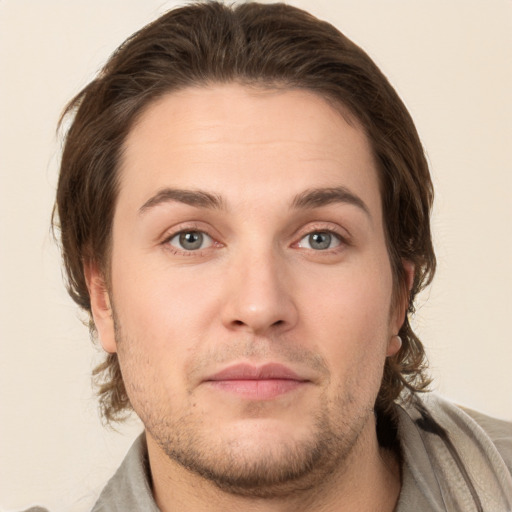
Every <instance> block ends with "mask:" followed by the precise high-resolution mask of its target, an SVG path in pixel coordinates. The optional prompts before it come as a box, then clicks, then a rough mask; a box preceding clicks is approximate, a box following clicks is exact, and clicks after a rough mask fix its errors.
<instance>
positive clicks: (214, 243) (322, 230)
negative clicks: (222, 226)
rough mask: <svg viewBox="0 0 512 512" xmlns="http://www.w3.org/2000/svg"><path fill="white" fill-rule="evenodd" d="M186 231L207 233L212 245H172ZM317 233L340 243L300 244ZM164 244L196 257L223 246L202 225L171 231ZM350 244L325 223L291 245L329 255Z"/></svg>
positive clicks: (185, 254) (168, 247)
mask: <svg viewBox="0 0 512 512" xmlns="http://www.w3.org/2000/svg"><path fill="white" fill-rule="evenodd" d="M186 233H199V234H201V235H206V236H207V237H208V238H209V239H211V241H212V243H211V245H210V246H208V247H206V248H204V249H197V250H187V249H179V248H178V247H175V246H173V245H171V243H170V242H171V240H173V239H174V238H176V237H178V236H180V235H182V234H186ZM316 233H318V234H327V235H330V236H333V237H334V238H335V239H336V240H337V241H338V244H337V245H336V246H335V247H332V248H326V249H313V248H311V247H309V248H308V247H301V246H300V245H299V244H300V243H301V241H302V240H304V239H306V238H307V237H309V236H311V235H314V234H316ZM162 245H163V246H165V248H166V249H167V250H169V251H170V252H171V253H172V254H175V255H180V256H196V257H201V256H204V255H205V252H206V251H208V249H211V248H212V247H213V248H215V247H217V248H218V247H223V244H222V243H220V242H218V241H217V240H215V238H214V237H213V236H212V235H210V234H208V232H207V231H206V230H204V229H201V227H199V226H194V225H191V226H187V227H184V228H181V229H179V230H178V231H174V232H173V233H170V234H169V235H168V236H166V237H165V239H164V240H163V241H162ZM350 245H351V244H350V241H349V240H348V238H347V237H346V236H342V235H341V234H340V233H339V232H338V231H336V230H334V229H332V228H328V227H326V226H325V225H323V226H320V225H318V226H310V227H309V228H308V229H307V230H305V231H303V232H302V233H301V234H300V237H299V238H298V240H297V241H296V242H294V243H293V244H291V247H298V248H301V249H304V250H306V251H311V252H313V253H316V254H324V255H328V254H335V253H338V252H340V251H342V250H343V249H344V248H346V247H347V246H350Z"/></svg>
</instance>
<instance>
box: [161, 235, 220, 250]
mask: <svg viewBox="0 0 512 512" xmlns="http://www.w3.org/2000/svg"><path fill="white" fill-rule="evenodd" d="M169 243H170V244H171V245H172V246H174V247H177V248H178V249H184V250H185V251H197V250H198V249H205V248H206V247H209V246H210V245H212V239H211V237H209V236H208V235H207V234H206V233H202V232H201V231H182V232H181V233H178V234H176V235H174V236H173V237H172V238H171V239H170V240H169Z"/></svg>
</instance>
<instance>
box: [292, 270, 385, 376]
mask: <svg viewBox="0 0 512 512" xmlns="http://www.w3.org/2000/svg"><path fill="white" fill-rule="evenodd" d="M316 282H317V284H318V280H317V281H316ZM309 289H310V290H312V291H310V293H309V294H308V296H307V298H304V300H303V303H304V305H303V307H302V308H301V309H302V310H303V311H306V312H308V313H307V314H306V315H304V322H305V325H306V328H307V329H308V331H309V333H308V334H309V336H312V334H313V333H315V335H314V338H315V339H316V341H317V344H318V346H317V349H318V351H320V352H321V353H323V356H324V357H325V358H326V360H327V361H328V362H329V364H330V366H331V367H332V368H342V369H344V370H343V371H346V369H347V368H348V367H351V368H354V367H355V368H359V367H364V366H367V365H372V366H374V367H375V368H380V367H381V366H382V365H383V363H384V359H385V354H386V350H387V342H388V340H389V336H390V305H391V293H392V279H391V272H390V270H389V269H388V268H387V267H384V266H382V265H381V266H378V267H376V268H375V269H374V270H372V267H371V266H367V267H364V268H361V270H357V269H351V271H350V272H340V273H338V274H337V275H333V274H331V275H330V277H329V279H326V280H325V281H324V286H323V287H322V286H316V287H309ZM306 303H307V306H306ZM379 371H380V370H379Z"/></svg>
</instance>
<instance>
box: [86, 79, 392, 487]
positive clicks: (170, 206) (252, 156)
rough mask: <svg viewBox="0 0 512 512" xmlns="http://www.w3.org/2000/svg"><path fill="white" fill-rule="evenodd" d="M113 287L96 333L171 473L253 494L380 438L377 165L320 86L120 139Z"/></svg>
mask: <svg viewBox="0 0 512 512" xmlns="http://www.w3.org/2000/svg"><path fill="white" fill-rule="evenodd" d="M110 284H111V287H110V290H109V294H108V298H107V300H106V302H105V303H104V304H103V305H101V300H97V299H95V297H94V293H93V306H94V305H95V304H96V305H95V317H96V318H95V319H96V324H97V327H98V331H99V335H100V338H101V340H102V343H103V346H104V347H105V348H106V349H107V350H109V351H117V353H118V355H119V361H120V365H121V369H122V373H123V378H124V381H125V385H126V389H127V392H128V395H129V397H130V400H131V403H132V405H133V407H134V409H135V411H136V412H137V414H138V415H139V416H140V418H141V419H142V421H143V422H144V424H145V426H146V430H147V435H148V445H149V448H150V454H151V453H152V452H153V453H160V455H161V456H163V457H164V458H165V459H166V461H167V462H166V463H167V464H169V465H170V467H172V466H173V465H176V467H178V466H179V467H183V466H184V467H187V468H189V469H191V470H192V471H193V472H195V473H198V474H201V475H203V476H206V477H207V478H211V479H212V480H214V481H215V482H216V483H217V484H218V485H220V486H221V487H225V488H229V489H232V490H235V491H236V492H245V491H247V492H251V491H250V490H251V489H253V490H254V489H256V488H261V486H262V485H265V484H267V485H270V484H279V483H280V482H285V481H293V480H294V479H295V480H300V479H301V478H306V476H307V475H308V474H309V473H311V471H312V468H314V467H315V468H317V469H318V468H323V471H324V472H327V471H331V470H332V467H334V465H336V464H337V465H339V464H340V463H341V462H342V461H344V460H348V459H349V456H350V453H351V452H353V451H354V449H355V447H357V446H358V443H361V442H362V441H361V439H363V438H364V439H367V437H368V434H369V433H371V432H373V435H375V434H374V430H375V426H374V418H373V405H374V402H375V398H376V395H377V392H378V390H379V386H380V381H381V377H382V370H383V366H384V361H385V358H386V355H389V354H390V353H391V352H392V351H393V349H392V347H391V346H390V339H391V338H392V335H393V334H396V332H398V329H399V326H400V319H399V316H400V315H398V314H395V313H393V311H394V308H392V307H391V296H392V275H391V268H390V263H389V258H388V254H387V251H386V243H385V236H384V229H383V221H382V213H381V200H380V193H379V186H378V178H377V171H376V166H375V163H374V160H373V158H372V153H371V149H370V146H369V143H368V141H367V139H366V137H365V135H364V134H363V132H362V130H361V129H360V128H358V126H357V123H355V122H353V123H351V124H348V123H347V121H345V119H344V117H343V116H342V115H341V114H340V113H339V112H338V111H336V110H335V109H334V108H333V107H331V106H330V105H329V104H328V103H327V102H325V101H324V100H323V99H321V98H319V97H318V96H316V95H314V94H313V93H310V92H306V91H299V90H285V91H264V90H260V89H255V88H247V87H242V86H240V85H234V84H232V85H219V86H215V87H208V88H194V89H192V88H190V89H185V90H183V91H181V92H179V93H172V94H169V95H167V96H165V97H163V98H161V99H160V100H158V101H157V102H155V103H154V104H152V105H151V106H150V107H149V108H148V109H147V110H146V111H145V112H144V113H143V115H142V117H141V118H140V119H139V121H138V122H137V123H136V125H135V126H134V127H133V129H132V130H131V132H130V134H129V136H128V138H127V140H126V144H125V152H124V154H123V158H122V162H121V168H120V188H119V197H118V202H117V206H116V211H115V217H114V222H113V246H112V259H111V281H110ZM98 304H99V305H98ZM109 304H110V305H111V306H112V309H113V313H114V314H113V315H112V317H111V316H110V315H108V314H105V311H107V310H108V307H109ZM102 307H103V310H104V311H103V313H102V312H101V308H102ZM398 309H399V308H398ZM98 311H99V312H98ZM112 318H113V319H112ZM163 454H165V455H163ZM244 490H245V491H244Z"/></svg>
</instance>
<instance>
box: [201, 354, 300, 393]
mask: <svg viewBox="0 0 512 512" xmlns="http://www.w3.org/2000/svg"><path fill="white" fill-rule="evenodd" d="M309 382H310V381H309V379H306V378H303V377H301V376H300V375H298V374H297V373H296V372H294V371H293V370H291V369H290V368H288V367H287V366H284V365H282V364H279V363H267V364H264V365H262V366H254V365H251V364H247V363H241V364H235V365H233V366H228V367H227V368H224V369H223V370H221V371H219V372H217V373H215V374H213V375H211V376H209V377H207V378H206V379H205V380H204V383H205V384H207V385H209V386H210V387H212V388H213V389H215V390H217V391H221V392H228V393H231V394H235V395H238V396H239V397H242V398H248V399H252V400H271V399H273V398H276V397H278V396H280V395H284V394H287V393H290V392H292V391H294V390H297V389H298V388H301V387H303V386H304V385H305V384H308V383H309Z"/></svg>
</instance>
